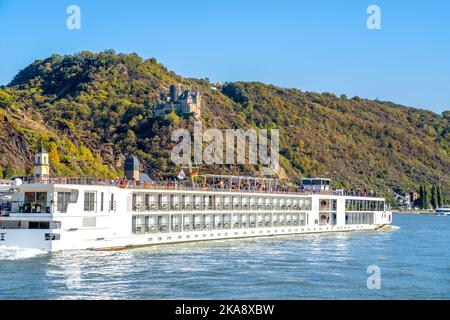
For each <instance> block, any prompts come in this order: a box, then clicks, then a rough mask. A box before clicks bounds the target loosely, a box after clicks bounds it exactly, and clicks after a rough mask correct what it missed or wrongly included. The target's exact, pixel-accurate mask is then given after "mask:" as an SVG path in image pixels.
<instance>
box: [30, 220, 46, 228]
mask: <svg viewBox="0 0 450 320" xmlns="http://www.w3.org/2000/svg"><path fill="white" fill-rule="evenodd" d="M28 229H50V222H46V221H30V222H28Z"/></svg>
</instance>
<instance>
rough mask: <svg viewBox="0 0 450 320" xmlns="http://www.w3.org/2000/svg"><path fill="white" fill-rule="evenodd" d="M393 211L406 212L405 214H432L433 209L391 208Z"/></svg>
mask: <svg viewBox="0 0 450 320" xmlns="http://www.w3.org/2000/svg"><path fill="white" fill-rule="evenodd" d="M392 212H393V213H407V214H434V210H432V209H431V210H414V209H409V210H408V209H398V210H392Z"/></svg>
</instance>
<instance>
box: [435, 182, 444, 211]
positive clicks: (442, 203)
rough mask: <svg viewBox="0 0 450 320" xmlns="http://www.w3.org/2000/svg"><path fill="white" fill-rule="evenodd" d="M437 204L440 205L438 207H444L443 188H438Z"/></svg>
mask: <svg viewBox="0 0 450 320" xmlns="http://www.w3.org/2000/svg"><path fill="white" fill-rule="evenodd" d="M436 189H437V203H438V207H439V208H442V207H443V206H444V196H443V194H442V189H441V186H439V185H438V186H437V187H436Z"/></svg>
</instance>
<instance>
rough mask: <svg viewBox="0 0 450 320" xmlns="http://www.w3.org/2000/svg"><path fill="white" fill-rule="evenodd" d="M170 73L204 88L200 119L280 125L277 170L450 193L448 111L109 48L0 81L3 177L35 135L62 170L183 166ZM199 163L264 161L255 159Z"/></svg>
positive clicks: (180, 122) (19, 169) (25, 155)
mask: <svg viewBox="0 0 450 320" xmlns="http://www.w3.org/2000/svg"><path fill="white" fill-rule="evenodd" d="M173 83H177V84H180V85H181V87H182V89H199V90H200V92H201V93H202V117H201V118H202V121H203V126H204V128H219V129H226V128H242V129H248V128H265V129H271V128H277V129H280V138H281V147H280V154H281V159H280V160H281V164H282V167H283V171H282V172H283V175H284V176H286V177H288V178H289V179H291V180H294V181H296V180H298V179H300V178H301V177H302V176H307V175H308V176H316V175H318V176H326V177H330V178H332V179H333V180H335V181H336V182H335V183H336V185H335V186H339V187H347V188H350V187H355V188H368V189H375V190H377V191H382V192H388V191H389V190H392V189H396V190H399V191H401V190H414V189H416V188H417V187H418V185H419V184H421V183H435V184H439V185H442V186H443V190H447V193H449V192H450V191H449V190H450V177H449V176H450V174H449V173H450V172H449V168H450V160H449V158H450V157H449V154H450V125H449V121H450V112H446V113H444V115H442V116H441V115H437V114H434V113H433V112H430V111H424V110H418V109H413V108H408V107H404V106H400V105H396V104H393V103H390V102H380V101H371V100H366V99H361V98H358V97H354V98H351V99H349V98H347V97H344V96H342V97H339V98H338V97H336V96H335V95H333V94H328V93H323V94H318V93H312V92H302V91H300V90H296V89H286V88H280V87H275V86H271V85H266V84H262V83H257V82H251V83H249V82H236V83H227V84H224V85H222V86H221V85H215V84H214V85H213V84H210V83H209V81H208V80H207V79H203V80H202V79H191V78H183V77H180V76H178V75H176V74H175V73H173V72H171V71H168V70H167V69H166V68H165V67H164V66H162V65H161V64H159V63H157V62H156V60H154V59H149V60H145V61H144V60H142V59H141V58H140V57H139V56H137V55H135V54H130V55H122V54H119V55H118V54H115V53H114V52H113V51H107V52H103V53H98V54H96V53H91V52H82V53H80V54H77V55H70V56H59V55H53V56H52V57H50V58H48V59H46V60H39V61H36V62H34V63H33V64H31V65H30V66H28V67H26V68H25V69H24V70H22V71H20V72H19V73H18V74H17V76H16V77H15V78H14V80H13V81H12V82H11V84H10V85H8V86H7V87H4V88H1V89H0V146H1V152H0V169H1V171H0V178H1V177H2V176H10V175H12V174H27V173H29V172H30V169H31V166H32V155H33V151H34V150H36V149H37V148H38V146H39V145H40V143H44V145H45V147H46V148H48V149H49V150H50V161H51V170H52V172H53V174H55V175H80V174H84V175H100V176H117V175H121V174H122V173H121V164H122V162H123V157H124V154H125V153H126V152H133V153H134V154H136V155H137V156H138V157H139V158H140V160H141V163H142V164H143V166H144V167H145V169H146V171H147V172H148V173H149V174H150V175H151V176H153V177H157V176H159V175H163V174H174V173H176V172H177V171H178V170H179V167H176V166H174V165H173V163H171V161H170V151H171V148H172V147H173V146H174V143H173V142H171V141H170V136H171V133H172V131H173V130H174V129H176V128H180V127H182V128H188V129H190V130H192V128H193V119H192V118H189V117H179V116H175V115H172V116H170V117H167V118H165V119H161V118H155V117H154V108H155V105H156V104H157V103H158V102H159V97H160V96H161V93H167V91H168V88H169V87H170V84H173ZM5 116H6V118H5ZM200 169H201V171H203V172H218V173H234V174H257V173H258V172H259V170H258V167H257V166H252V165H239V166H237V165H235V166H216V167H211V166H202V167H201V168H200ZM337 181H339V182H337Z"/></svg>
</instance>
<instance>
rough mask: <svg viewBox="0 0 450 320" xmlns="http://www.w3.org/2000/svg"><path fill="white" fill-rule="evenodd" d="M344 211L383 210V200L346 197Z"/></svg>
mask: <svg viewBox="0 0 450 320" xmlns="http://www.w3.org/2000/svg"><path fill="white" fill-rule="evenodd" d="M345 211H384V201H382V200H354V199H346V200H345Z"/></svg>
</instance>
